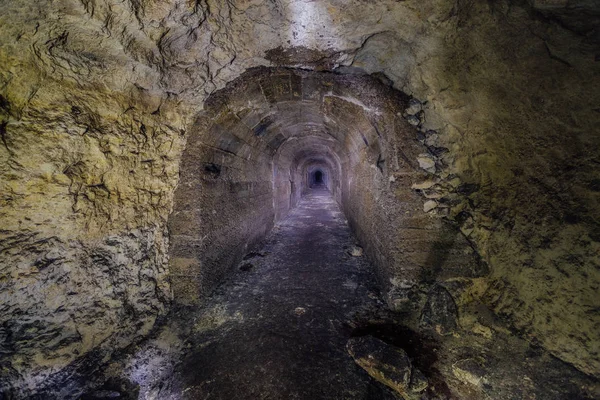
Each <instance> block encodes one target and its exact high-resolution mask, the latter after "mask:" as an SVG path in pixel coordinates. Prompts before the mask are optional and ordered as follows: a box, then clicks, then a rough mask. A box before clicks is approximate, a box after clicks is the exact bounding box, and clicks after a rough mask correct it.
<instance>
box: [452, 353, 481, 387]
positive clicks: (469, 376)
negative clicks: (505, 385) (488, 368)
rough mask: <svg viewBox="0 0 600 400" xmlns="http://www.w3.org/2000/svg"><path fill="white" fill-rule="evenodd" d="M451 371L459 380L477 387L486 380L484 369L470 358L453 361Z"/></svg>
mask: <svg viewBox="0 0 600 400" xmlns="http://www.w3.org/2000/svg"><path fill="white" fill-rule="evenodd" d="M452 373H453V374H454V376H456V378H458V380H460V381H461V382H463V383H467V384H470V385H473V386H478V387H479V386H481V384H482V383H484V382H486V378H485V374H486V372H485V370H484V369H483V367H482V366H481V365H480V364H479V363H478V362H477V361H475V360H474V359H472V358H467V359H464V360H460V361H457V362H456V363H454V364H453V365H452Z"/></svg>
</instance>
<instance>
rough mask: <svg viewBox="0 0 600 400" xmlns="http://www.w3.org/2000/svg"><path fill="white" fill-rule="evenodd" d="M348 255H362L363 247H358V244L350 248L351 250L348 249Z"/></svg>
mask: <svg viewBox="0 0 600 400" xmlns="http://www.w3.org/2000/svg"><path fill="white" fill-rule="evenodd" d="M350 255H351V256H352V257H362V255H363V248H362V247H359V246H354V247H353V248H352V250H350Z"/></svg>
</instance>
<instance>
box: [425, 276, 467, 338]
mask: <svg viewBox="0 0 600 400" xmlns="http://www.w3.org/2000/svg"><path fill="white" fill-rule="evenodd" d="M419 326H420V327H421V328H422V329H426V330H432V331H435V332H437V333H438V334H439V335H449V334H452V333H454V332H456V330H457V329H458V310H457V308H456V303H454V299H453V298H452V295H451V294H450V293H449V292H448V291H447V290H446V289H445V288H444V287H442V286H440V285H434V286H433V287H432V288H431V290H430V291H429V294H428V296H427V302H426V303H425V307H424V308H423V313H422V314H421V321H420V323H419Z"/></svg>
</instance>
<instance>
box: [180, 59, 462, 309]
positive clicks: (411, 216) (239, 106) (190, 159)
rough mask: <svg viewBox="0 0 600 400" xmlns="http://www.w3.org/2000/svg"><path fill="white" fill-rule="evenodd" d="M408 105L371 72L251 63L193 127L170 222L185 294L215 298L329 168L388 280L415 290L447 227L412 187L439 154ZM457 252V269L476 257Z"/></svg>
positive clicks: (183, 299)
mask: <svg viewBox="0 0 600 400" xmlns="http://www.w3.org/2000/svg"><path fill="white" fill-rule="evenodd" d="M407 100H408V99H407V97H406V96H405V95H403V94H402V93H400V92H397V91H395V90H393V89H392V88H390V87H387V86H385V85H383V84H382V83H381V82H380V81H378V80H377V79H374V78H372V77H370V76H367V75H340V74H333V73H325V72H314V71H304V70H290V69H280V68H257V69H252V70H249V71H247V72H246V73H245V74H243V75H242V76H241V77H240V78H238V79H236V80H235V81H233V82H231V83H230V84H229V85H228V86H227V87H226V88H225V89H223V90H221V91H219V92H217V93H215V94H214V95H213V96H211V97H210V98H209V99H208V100H207V102H206V105H205V109H204V110H203V111H202V112H201V113H200V114H199V115H198V118H197V119H196V120H195V122H194V123H193V126H192V127H191V129H190V135H189V137H188V141H187V147H186V149H185V151H184V153H183V157H182V163H181V169H180V182H179V186H178V188H177V191H176V193H175V204H174V210H173V213H172V214H171V216H170V218H169V230H170V238H171V244H170V261H169V262H170V264H169V265H170V274H171V282H172V288H173V292H174V296H175V300H176V301H177V302H179V303H184V304H190V303H195V302H197V301H199V299H201V298H202V296H204V295H206V294H207V293H209V292H210V290H211V289H212V288H213V287H214V286H215V285H216V284H217V283H218V282H219V281H220V280H221V279H222V278H223V277H224V276H225V275H226V274H227V272H228V271H229V270H230V269H231V268H232V267H233V266H234V265H235V264H236V263H237V262H239V261H240V260H241V258H242V257H243V255H244V254H246V253H247V252H248V251H249V250H250V249H251V248H253V247H255V246H256V245H257V244H258V243H260V241H261V240H262V239H263V238H264V237H265V236H266V234H267V233H268V232H269V231H270V230H271V228H272V227H273V226H274V224H275V223H276V222H277V221H279V220H281V219H282V218H284V217H285V216H286V215H287V213H288V212H289V210H290V209H291V208H293V207H294V206H295V205H296V204H297V202H298V201H299V199H300V198H301V197H302V195H303V194H305V193H306V191H307V190H309V189H310V180H309V175H308V172H309V171H314V170H315V169H318V168H320V169H321V171H326V174H327V175H326V176H327V179H328V189H329V190H330V191H331V193H332V196H333V197H334V199H335V200H336V201H337V202H338V204H339V205H340V206H341V208H342V210H343V212H344V214H345V215H346V218H347V220H348V222H349V224H350V226H351V228H352V229H353V231H354V232H355V234H356V236H357V238H358V239H359V240H360V242H361V244H362V245H363V247H364V248H365V252H366V253H367V255H368V256H369V258H370V259H371V260H372V261H373V262H374V264H375V265H376V267H377V272H378V275H379V277H380V280H381V283H382V286H383V287H384V288H385V289H387V290H388V292H389V293H393V288H394V287H396V286H398V285H399V283H398V280H397V279H396V278H394V277H396V276H398V275H400V276H402V277H403V283H401V286H402V287H412V286H414V285H415V283H416V282H417V281H418V280H419V279H420V277H421V276H423V273H422V270H423V269H424V268H425V269H427V268H434V267H433V264H434V263H435V262H436V260H432V259H431V256H430V253H431V251H430V250H431V248H432V247H435V242H436V240H438V239H439V236H440V232H444V229H445V228H444V226H443V224H442V222H441V221H440V220H439V219H432V218H430V217H429V216H428V215H426V214H425V213H424V211H423V200H422V197H421V196H420V195H419V194H418V193H416V192H415V191H414V190H413V189H411V185H412V184H413V183H415V182H418V181H420V180H423V179H426V178H427V177H428V176H427V173H426V172H424V171H423V170H420V169H419V164H418V163H417V158H418V156H419V154H421V153H423V152H426V151H427V150H426V149H425V148H424V146H423V145H422V144H421V143H419V142H418V141H417V139H416V131H415V129H414V128H413V127H412V126H411V125H409V124H408V123H407V122H406V120H405V119H404V118H403V117H402V116H401V115H402V111H403V109H404V108H405V107H406V106H407ZM450 234H451V235H455V234H456V231H453V233H450ZM467 247H468V245H467ZM469 248H470V247H469ZM451 259H452V255H450V260H448V257H447V255H445V259H444V263H445V264H446V265H445V268H446V272H445V273H448V271H450V273H451V271H452V268H453V263H454V264H458V263H460V264H461V265H462V264H464V258H462V257H461V258H460V260H456V261H455V262H453V261H452V260H451ZM448 265H450V268H448Z"/></svg>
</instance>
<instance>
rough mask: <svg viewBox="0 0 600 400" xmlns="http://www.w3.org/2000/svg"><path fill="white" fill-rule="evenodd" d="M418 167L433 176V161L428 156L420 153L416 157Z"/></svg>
mask: <svg viewBox="0 0 600 400" xmlns="http://www.w3.org/2000/svg"><path fill="white" fill-rule="evenodd" d="M417 162H418V163H419V167H421V168H422V169H424V170H425V171H427V172H430V173H432V174H435V160H434V159H433V157H432V156H431V155H430V154H426V153H422V154H419V156H418V157H417Z"/></svg>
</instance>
